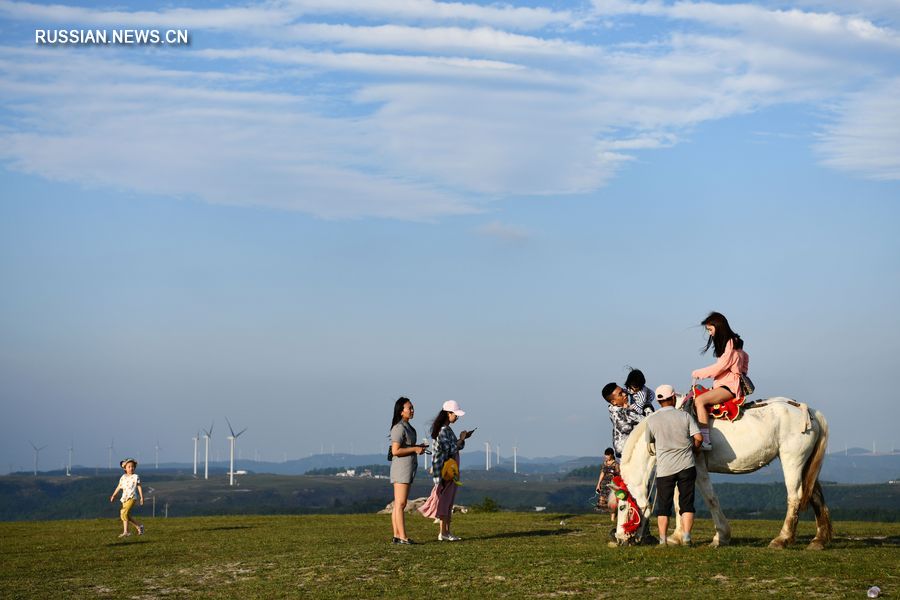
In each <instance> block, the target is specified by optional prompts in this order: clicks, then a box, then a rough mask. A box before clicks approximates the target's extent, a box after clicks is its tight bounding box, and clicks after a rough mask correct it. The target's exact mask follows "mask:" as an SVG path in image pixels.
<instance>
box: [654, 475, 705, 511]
mask: <svg viewBox="0 0 900 600" xmlns="http://www.w3.org/2000/svg"><path fill="white" fill-rule="evenodd" d="M695 479H697V468H696V467H691V468H689V469H684V470H683V471H679V472H678V473H675V474H674V475H667V476H665V477H657V478H656V516H657V517H658V516H660V515H662V516H664V517H668V516H671V514H672V504H673V501H674V499H675V486H676V485H677V486H678V514H680V515H681V514H684V513H686V512H689V513H692V512H696V511H695V510H694V480H695Z"/></svg>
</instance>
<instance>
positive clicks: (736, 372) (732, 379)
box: [691, 340, 750, 398]
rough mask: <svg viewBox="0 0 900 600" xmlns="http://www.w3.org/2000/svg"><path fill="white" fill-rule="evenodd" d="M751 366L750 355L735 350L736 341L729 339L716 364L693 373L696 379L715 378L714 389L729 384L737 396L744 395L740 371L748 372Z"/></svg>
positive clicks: (729, 387) (692, 375)
mask: <svg viewBox="0 0 900 600" xmlns="http://www.w3.org/2000/svg"><path fill="white" fill-rule="evenodd" d="M749 367H750V355H748V354H747V353H746V352H744V351H743V350H735V349H734V343H733V342H732V341H731V340H728V343H727V344H726V345H725V352H723V353H722V356H720V357H719V359H718V360H717V361H716V363H715V364H713V365H710V366H708V367H704V368H703V369H697V370H696V371H694V372H693V373H691V377H693V378H694V379H708V378H712V380H713V389H716V388H719V387H722V386H728V389H729V390H731V392H732V393H733V394H734V396H735V397H736V398H740V397H742V396H743V395H744V394H743V393H742V392H741V379H740V373H746V372H747V369H748V368H749Z"/></svg>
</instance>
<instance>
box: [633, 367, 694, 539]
mask: <svg viewBox="0 0 900 600" xmlns="http://www.w3.org/2000/svg"><path fill="white" fill-rule="evenodd" d="M656 400H657V401H658V402H659V405H660V409H659V410H658V411H656V412H655V413H653V414H652V415H650V416H649V417H647V419H646V420H647V441H648V442H653V443H655V445H656V494H657V496H656V498H657V501H656V519H657V524H658V526H659V543H660V545H665V544H666V543H667V537H666V531H667V529H668V527H669V515H670V514H671V513H672V504H673V500H674V496H675V487H676V486H677V487H678V503H679V513H680V514H681V528H682V532H683V538H682V539H683V541H684V543H685V544H686V545H690V544H691V528H692V527H693V525H694V481H695V480H696V478H697V469H696V467H695V466H694V451H695V450H696V449H697V448H699V447H700V444H701V443H702V442H703V436H702V435H701V434H700V427H699V426H698V425H697V422H696V421H695V420H694V418H693V417H692V416H691V415H689V414H688V413H686V412H684V411H682V410H675V390H674V389H673V388H672V386H671V385H661V386H659V387H658V388H656Z"/></svg>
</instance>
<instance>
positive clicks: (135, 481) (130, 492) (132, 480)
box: [119, 473, 141, 504]
mask: <svg viewBox="0 0 900 600" xmlns="http://www.w3.org/2000/svg"><path fill="white" fill-rule="evenodd" d="M140 484H141V478H140V477H138V474H137V473H132V474H131V475H129V474H128V473H126V474H125V475H122V476H121V477H119V487H120V488H122V503H123V504H124V502H125V501H126V500H131V499H132V498H134V495H135V492H137V486H139V485H140Z"/></svg>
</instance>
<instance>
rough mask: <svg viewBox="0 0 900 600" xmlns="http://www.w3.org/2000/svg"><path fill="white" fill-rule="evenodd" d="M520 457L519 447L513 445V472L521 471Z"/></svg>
mask: <svg viewBox="0 0 900 600" xmlns="http://www.w3.org/2000/svg"><path fill="white" fill-rule="evenodd" d="M518 458H519V448H518V447H517V446H513V473H518V472H519V464H518Z"/></svg>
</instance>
